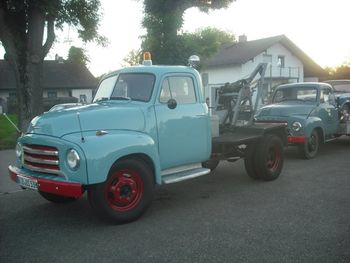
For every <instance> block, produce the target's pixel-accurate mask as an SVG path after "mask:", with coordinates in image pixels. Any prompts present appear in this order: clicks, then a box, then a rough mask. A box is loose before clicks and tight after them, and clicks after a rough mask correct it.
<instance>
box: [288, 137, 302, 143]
mask: <svg viewBox="0 0 350 263" xmlns="http://www.w3.org/2000/svg"><path fill="white" fill-rule="evenodd" d="M305 142H306V138H305V136H288V143H305Z"/></svg>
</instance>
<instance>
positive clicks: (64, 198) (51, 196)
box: [39, 191, 78, 204]
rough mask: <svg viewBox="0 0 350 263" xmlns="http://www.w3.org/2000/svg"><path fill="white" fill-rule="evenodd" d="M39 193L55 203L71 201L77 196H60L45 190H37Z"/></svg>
mask: <svg viewBox="0 0 350 263" xmlns="http://www.w3.org/2000/svg"><path fill="white" fill-rule="evenodd" d="M39 194H40V195H41V196H42V197H44V198H45V199H46V200H48V201H50V202H52V203H57V204H65V203H71V202H73V201H75V200H77V199H78V198H74V197H67V196H62V195H55V194H51V193H46V192H41V191H39Z"/></svg>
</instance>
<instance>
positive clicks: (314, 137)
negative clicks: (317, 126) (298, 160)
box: [299, 130, 320, 159]
mask: <svg viewBox="0 0 350 263" xmlns="http://www.w3.org/2000/svg"><path fill="white" fill-rule="evenodd" d="M319 148H320V138H319V135H318V132H317V131H316V130H313V131H312V133H311V135H310V137H309V138H306V142H305V143H303V144H301V145H299V154H300V156H301V157H302V158H304V159H312V158H315V156H316V155H317V153H318V150H319Z"/></svg>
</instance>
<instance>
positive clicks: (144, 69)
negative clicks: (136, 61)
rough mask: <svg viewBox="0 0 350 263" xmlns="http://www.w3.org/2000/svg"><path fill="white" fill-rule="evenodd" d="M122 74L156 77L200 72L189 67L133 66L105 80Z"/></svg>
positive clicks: (110, 74)
mask: <svg viewBox="0 0 350 263" xmlns="http://www.w3.org/2000/svg"><path fill="white" fill-rule="evenodd" d="M120 73H150V74H154V75H156V76H159V75H163V74H166V73H190V74H198V71H197V70H195V69H194V68H192V67H187V66H161V65H152V66H143V65H139V66H132V67H125V68H121V69H119V70H115V71H113V72H111V73H109V74H107V75H105V76H104V77H103V78H108V77H110V76H114V75H116V74H120Z"/></svg>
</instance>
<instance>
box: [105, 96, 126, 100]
mask: <svg viewBox="0 0 350 263" xmlns="http://www.w3.org/2000/svg"><path fill="white" fill-rule="evenodd" d="M109 99H110V100H131V98H130V97H124V96H114V97H110V98H109Z"/></svg>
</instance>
